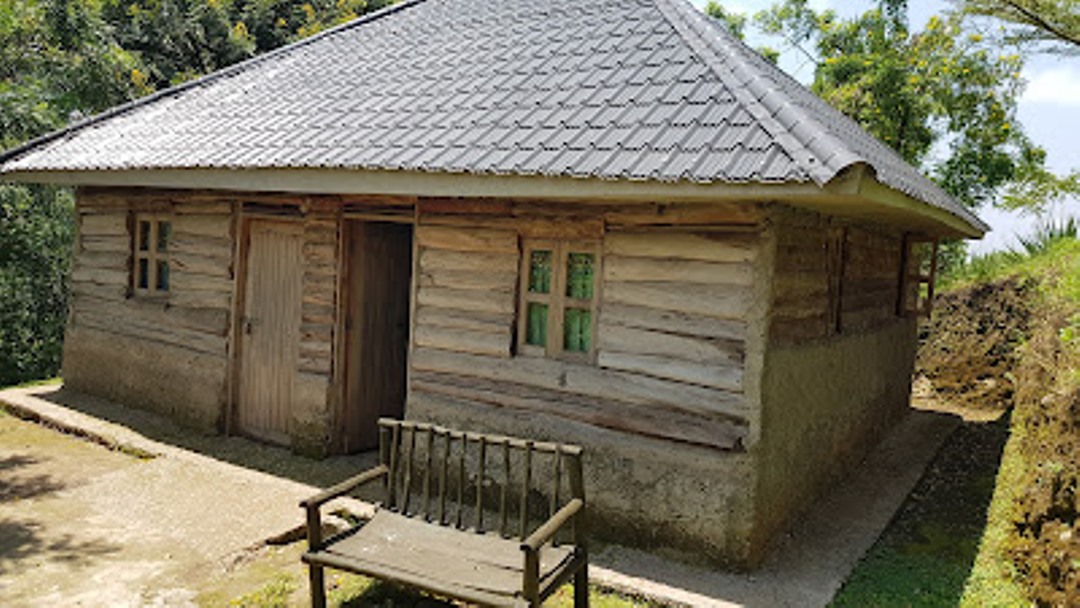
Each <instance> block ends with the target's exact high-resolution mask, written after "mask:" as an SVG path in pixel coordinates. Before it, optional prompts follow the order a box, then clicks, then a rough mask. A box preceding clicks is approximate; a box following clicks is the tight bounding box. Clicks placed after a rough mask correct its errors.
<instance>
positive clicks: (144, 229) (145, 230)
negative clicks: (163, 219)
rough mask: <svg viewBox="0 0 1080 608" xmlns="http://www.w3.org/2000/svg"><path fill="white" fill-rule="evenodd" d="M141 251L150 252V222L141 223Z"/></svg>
mask: <svg viewBox="0 0 1080 608" xmlns="http://www.w3.org/2000/svg"><path fill="white" fill-rule="evenodd" d="M138 247H139V251H149V250H150V222H139V243H138Z"/></svg>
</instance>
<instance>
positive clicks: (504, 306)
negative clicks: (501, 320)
mask: <svg viewBox="0 0 1080 608" xmlns="http://www.w3.org/2000/svg"><path fill="white" fill-rule="evenodd" d="M416 301H417V303H418V304H420V305H421V306H432V307H434V308H452V309H456V310H475V311H477V312H493V313H509V314H512V313H513V312H514V295H513V294H511V293H502V292H494V293H493V292H488V291H477V290H469V289H449V288H444V287H420V288H419V289H418V290H417V296H416Z"/></svg>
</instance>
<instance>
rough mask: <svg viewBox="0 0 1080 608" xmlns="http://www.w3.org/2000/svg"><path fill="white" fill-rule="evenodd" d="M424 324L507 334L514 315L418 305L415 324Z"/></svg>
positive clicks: (419, 325) (511, 326) (420, 325)
mask: <svg viewBox="0 0 1080 608" xmlns="http://www.w3.org/2000/svg"><path fill="white" fill-rule="evenodd" d="M426 325H431V326H435V327H449V328H454V329H463V330H468V331H473V332H484V333H489V334H506V335H509V334H510V332H511V330H512V328H513V326H514V316H513V315H512V314H507V313H482V312H476V311H470V310H451V309H446V308H432V307H430V306H419V307H417V309H416V326H417V327H423V326H426Z"/></svg>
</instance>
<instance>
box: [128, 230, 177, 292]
mask: <svg viewBox="0 0 1080 608" xmlns="http://www.w3.org/2000/svg"><path fill="white" fill-rule="evenodd" d="M171 237H172V223H171V222H170V221H169V219H168V217H166V216H159V215H146V214H139V215H136V216H135V235H134V239H133V241H134V242H133V249H134V256H133V259H134V264H133V265H132V281H131V282H132V287H133V289H134V291H135V293H136V294H140V295H168V293H169V280H170V275H169V273H170V268H169V240H170V238H171Z"/></svg>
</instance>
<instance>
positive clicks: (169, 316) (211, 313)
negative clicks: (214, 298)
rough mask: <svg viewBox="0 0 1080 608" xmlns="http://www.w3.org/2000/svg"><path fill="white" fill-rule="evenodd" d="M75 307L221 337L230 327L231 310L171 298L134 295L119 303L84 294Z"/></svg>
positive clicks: (76, 309)
mask: <svg viewBox="0 0 1080 608" xmlns="http://www.w3.org/2000/svg"><path fill="white" fill-rule="evenodd" d="M73 310H74V311H75V312H76V313H77V314H96V315H103V316H109V317H113V316H115V317H118V318H120V319H129V320H132V321H137V322H139V323H142V324H143V325H147V326H158V327H161V328H163V329H166V330H167V329H170V328H173V329H187V330H191V331H195V332H199V333H205V334H210V335H214V336H219V337H225V336H226V335H227V334H228V331H229V328H230V325H229V313H228V311H225V310H220V309H212V308H191V307H187V306H178V305H175V304H173V303H172V302H171V301H168V300H157V299H143V298H140V297H133V298H127V299H125V300H124V301H123V302H122V303H121V304H119V305H118V304H117V302H116V301H115V300H113V299H111V298H109V299H101V298H96V297H85V298H79V299H77V300H76V302H75V303H74V304H73Z"/></svg>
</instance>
